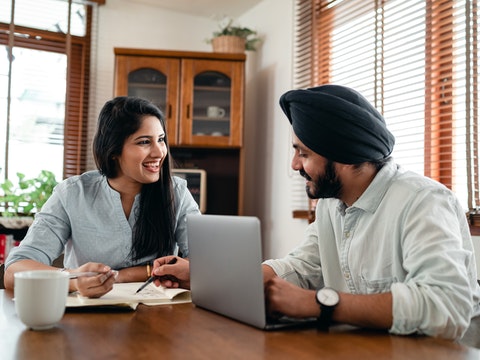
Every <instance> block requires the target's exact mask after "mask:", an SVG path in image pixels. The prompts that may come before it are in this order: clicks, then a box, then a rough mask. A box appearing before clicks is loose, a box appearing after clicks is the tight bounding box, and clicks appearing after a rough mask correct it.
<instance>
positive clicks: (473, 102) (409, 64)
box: [295, 0, 479, 209]
mask: <svg viewBox="0 0 480 360" xmlns="http://www.w3.org/2000/svg"><path fill="white" fill-rule="evenodd" d="M296 9H297V10H296V14H297V24H296V26H297V28H296V35H297V40H296V43H297V44H298V43H300V41H303V43H305V36H302V35H301V32H302V31H303V32H305V30H304V28H305V27H306V28H308V29H310V31H311V34H312V35H311V37H309V38H308V41H307V45H303V46H301V49H303V53H301V52H298V53H297V54H296V56H297V58H296V61H295V64H296V66H295V73H298V74H299V77H300V78H302V79H305V74H304V70H302V71H299V69H305V67H304V66H303V67H302V66H300V65H298V64H302V63H305V61H308V63H309V65H310V66H309V68H310V69H311V71H310V72H309V84H308V86H315V85H320V84H326V83H336V84H341V85H345V86H350V87H352V88H355V89H356V90H358V91H360V92H361V93H362V94H363V95H365V96H366V97H367V98H368V99H369V100H370V101H371V103H372V104H373V105H374V106H375V107H376V108H377V109H379V110H380V112H382V113H383V114H384V117H385V120H386V122H387V125H388V127H389V129H390V130H391V131H392V133H393V134H394V135H395V138H396V144H395V149H394V152H393V154H392V155H393V156H394V158H395V159H396V161H397V162H398V163H400V164H402V165H403V166H405V167H406V168H408V169H410V170H413V171H416V172H418V173H421V174H424V175H426V176H429V177H431V178H433V179H435V180H437V181H440V182H442V183H443V184H445V185H446V186H447V187H449V188H450V189H452V190H453V191H454V192H455V193H456V194H457V196H458V197H459V198H460V200H461V202H462V204H463V205H464V207H465V209H476V208H477V207H478V206H479V184H478V180H479V174H478V165H479V164H478V129H477V127H478V100H479V92H478V75H479V74H478V41H477V40H478V8H477V0H435V1H434V0H426V1H425V0H422V1H421V0H409V1H402V0H383V1H382V0H371V1H366V0H348V1H346V0H297V1H296ZM300 14H303V15H300ZM305 24H307V25H305ZM301 29H303V30H301ZM306 59H307V60H306ZM304 82H305V81H304ZM302 86H304V85H303V84H302V85H301V86H300V87H302Z"/></svg>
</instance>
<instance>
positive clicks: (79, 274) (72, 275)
mask: <svg viewBox="0 0 480 360" xmlns="http://www.w3.org/2000/svg"><path fill="white" fill-rule="evenodd" d="M68 274H69V275H68V277H69V278H70V279H77V278H79V277H85V276H96V275H99V274H100V273H99V272H95V271H86V272H77V273H74V272H72V273H68Z"/></svg>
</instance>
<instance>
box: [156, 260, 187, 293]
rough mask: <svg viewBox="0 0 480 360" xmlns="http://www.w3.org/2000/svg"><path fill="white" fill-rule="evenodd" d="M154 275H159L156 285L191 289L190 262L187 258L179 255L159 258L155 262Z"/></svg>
mask: <svg viewBox="0 0 480 360" xmlns="http://www.w3.org/2000/svg"><path fill="white" fill-rule="evenodd" d="M174 259H175V260H174ZM173 262H174V263H173ZM152 276H156V277H157V278H156V279H155V282H154V283H155V285H156V286H159V285H162V286H164V287H174V288H178V287H181V288H183V289H190V263H189V262H188V260H187V259H182V258H181V257H178V256H164V257H161V258H158V259H156V260H155V261H154V262H153V270H152Z"/></svg>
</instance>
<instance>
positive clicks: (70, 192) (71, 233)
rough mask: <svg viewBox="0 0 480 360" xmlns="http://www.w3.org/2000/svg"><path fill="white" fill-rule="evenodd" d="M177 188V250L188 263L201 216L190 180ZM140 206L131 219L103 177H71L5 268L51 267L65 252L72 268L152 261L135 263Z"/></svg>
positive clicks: (178, 182)
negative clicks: (194, 225)
mask: <svg viewBox="0 0 480 360" xmlns="http://www.w3.org/2000/svg"><path fill="white" fill-rule="evenodd" d="M173 188H174V196H175V208H176V216H175V220H176V225H175V229H174V231H175V239H176V244H177V250H179V251H180V252H181V254H182V256H184V257H187V256H188V242H187V230H186V215H187V214H189V213H200V211H199V209H198V205H197V203H196V202H195V200H194V199H193V197H192V195H191V194H190V192H189V190H188V189H187V183H186V181H185V180H183V179H181V178H178V177H173ZM139 204H140V194H138V195H137V196H136V197H135V201H134V204H133V208H132V211H131V212H130V217H129V218H128V219H127V218H126V216H125V213H124V211H123V207H122V203H121V199H120V194H119V193H118V192H117V191H115V190H113V189H112V188H111V187H110V186H109V184H108V182H107V179H106V178H105V177H104V176H102V175H100V173H99V172H98V171H89V172H86V173H84V174H82V175H78V176H73V177H70V178H68V179H66V180H64V181H63V182H61V183H60V184H58V185H57V186H56V188H55V191H54V192H53V194H52V196H51V197H50V198H49V199H48V201H47V202H46V203H45V205H44V206H43V208H42V211H41V212H39V213H38V214H37V215H36V216H35V220H34V222H33V224H32V225H31V226H30V228H29V230H28V232H27V235H26V236H25V238H24V239H23V240H22V241H21V242H20V246H18V247H16V248H14V249H12V250H11V251H10V254H9V255H8V258H7V261H6V263H5V266H6V267H8V266H9V265H10V264H12V263H13V262H15V261H18V260H21V259H33V260H36V261H39V262H41V263H44V264H49V265H50V264H52V262H53V261H54V260H55V259H56V258H57V257H58V256H60V255H61V254H62V252H65V256H64V265H65V266H66V267H68V268H76V267H79V266H80V265H82V264H85V263H87V262H98V263H103V264H106V265H108V266H110V267H111V268H112V269H122V268H125V267H131V266H135V265H137V264H144V263H145V262H147V261H150V260H153V259H154V256H153V255H152V256H149V257H145V258H144V259H139V260H137V261H132V259H131V254H130V252H131V249H132V229H133V227H134V225H135V221H136V213H137V208H138V206H139Z"/></svg>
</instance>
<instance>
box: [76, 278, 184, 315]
mask: <svg viewBox="0 0 480 360" xmlns="http://www.w3.org/2000/svg"><path fill="white" fill-rule="evenodd" d="M142 284H143V283H142V282H131V283H116V284H114V285H113V289H112V290H111V291H110V292H108V293H107V294H105V295H103V296H102V297H99V298H87V297H83V296H81V295H79V294H77V293H71V294H69V295H68V298H67V308H75V307H84V306H128V307H131V308H132V309H136V307H137V305H138V304H145V305H164V304H179V303H187V302H191V301H192V300H191V297H190V291H189V290H186V289H179V288H176V289H173V288H170V289H167V288H164V287H161V286H159V287H156V286H155V285H154V284H149V285H148V286H147V287H146V288H145V289H143V290H142V291H141V292H139V293H138V294H137V293H136V291H137V289H138V288H139V287H140V286H141V285H142Z"/></svg>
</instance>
